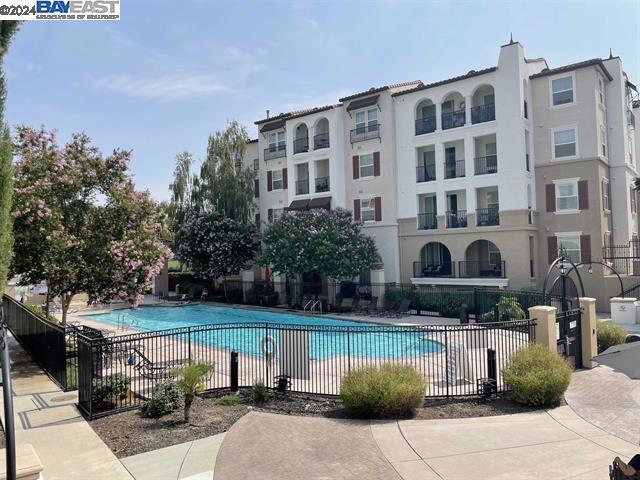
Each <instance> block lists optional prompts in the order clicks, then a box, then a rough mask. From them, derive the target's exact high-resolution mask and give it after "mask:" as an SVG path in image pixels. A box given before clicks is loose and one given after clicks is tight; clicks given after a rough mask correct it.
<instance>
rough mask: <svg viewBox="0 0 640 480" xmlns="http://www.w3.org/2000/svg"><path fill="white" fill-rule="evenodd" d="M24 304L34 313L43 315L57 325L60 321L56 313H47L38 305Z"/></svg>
mask: <svg viewBox="0 0 640 480" xmlns="http://www.w3.org/2000/svg"><path fill="white" fill-rule="evenodd" d="M24 306H25V307H27V310H30V311H31V312H32V313H35V314H36V315H38V316H39V317H42V318H43V319H45V320H47V321H49V322H51V323H54V324H56V325H57V324H58V323H59V321H58V319H57V318H56V317H55V316H54V315H51V314H49V315H47V314H46V313H45V311H44V310H43V309H42V308H40V307H38V306H37V305H29V304H25V305H24Z"/></svg>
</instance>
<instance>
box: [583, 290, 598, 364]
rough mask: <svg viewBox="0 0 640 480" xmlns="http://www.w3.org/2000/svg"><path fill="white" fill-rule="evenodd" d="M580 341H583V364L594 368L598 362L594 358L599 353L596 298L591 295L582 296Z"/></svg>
mask: <svg viewBox="0 0 640 480" xmlns="http://www.w3.org/2000/svg"><path fill="white" fill-rule="evenodd" d="M580 309H581V310H582V315H581V316H580V341H581V343H582V366H583V367H584V368H594V367H595V366H596V362H594V361H593V360H592V358H593V357H595V356H596V355H598V337H597V335H596V333H597V332H596V330H597V328H596V320H597V316H596V299H595V298H589V297H581V298H580Z"/></svg>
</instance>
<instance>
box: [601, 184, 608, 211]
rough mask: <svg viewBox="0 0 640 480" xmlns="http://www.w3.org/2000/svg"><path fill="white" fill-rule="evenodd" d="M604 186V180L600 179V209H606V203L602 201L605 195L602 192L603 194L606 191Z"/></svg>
mask: <svg viewBox="0 0 640 480" xmlns="http://www.w3.org/2000/svg"><path fill="white" fill-rule="evenodd" d="M606 188H607V185H606V183H605V181H604V180H602V181H601V182H600V189H601V190H602V192H601V195H602V210H606V209H607V204H606V202H605V201H604V197H605V195H604V194H605V192H606Z"/></svg>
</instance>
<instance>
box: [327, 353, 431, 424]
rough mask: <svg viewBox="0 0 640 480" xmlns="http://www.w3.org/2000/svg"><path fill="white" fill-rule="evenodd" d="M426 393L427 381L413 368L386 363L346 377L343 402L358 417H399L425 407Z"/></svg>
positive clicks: (362, 369) (352, 372)
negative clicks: (421, 406) (423, 405)
mask: <svg viewBox="0 0 640 480" xmlns="http://www.w3.org/2000/svg"><path fill="white" fill-rule="evenodd" d="M426 389H427V386H426V381H425V379H424V377H423V376H422V375H421V374H420V373H418V372H417V371H416V370H415V369H414V368H413V367H410V366H407V365H397V364H392V363H386V364H383V365H381V366H380V367H375V366H367V367H362V368H359V369H357V370H352V371H350V372H349V373H347V374H346V375H345V377H344V379H343V380H342V388H341V389H340V398H342V402H343V403H344V406H345V407H346V408H347V409H348V410H350V411H351V412H353V413H355V414H356V415H359V416H365V417H398V416H402V415H406V414H408V413H411V412H412V411H413V410H414V409H415V408H417V407H419V406H420V405H422V403H423V402H424V396H425V392H426Z"/></svg>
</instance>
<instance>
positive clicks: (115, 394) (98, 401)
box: [93, 373, 131, 408]
mask: <svg viewBox="0 0 640 480" xmlns="http://www.w3.org/2000/svg"><path fill="white" fill-rule="evenodd" d="M130 384H131V380H130V379H129V377H127V376H126V375H125V374H124V373H114V374H112V375H108V376H106V377H103V378H96V379H94V380H93V403H94V405H96V406H97V407H98V408H100V407H101V406H104V405H106V404H112V403H116V402H117V401H118V399H122V398H123V397H124V396H125V394H126V393H127V391H129V385H130Z"/></svg>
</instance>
